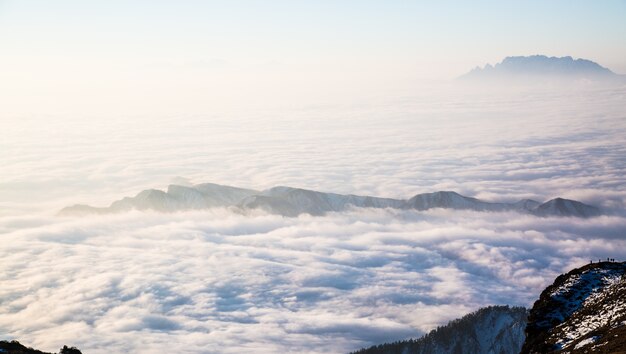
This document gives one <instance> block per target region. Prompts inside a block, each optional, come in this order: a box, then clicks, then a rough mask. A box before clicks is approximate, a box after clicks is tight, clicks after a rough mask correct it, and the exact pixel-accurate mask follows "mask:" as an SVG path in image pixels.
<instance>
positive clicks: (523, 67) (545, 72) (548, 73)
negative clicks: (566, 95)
mask: <svg viewBox="0 0 626 354" xmlns="http://www.w3.org/2000/svg"><path fill="white" fill-rule="evenodd" d="M620 78H622V76H621V75H617V74H615V73H614V72H612V71H611V70H609V69H607V68H605V67H603V66H601V65H600V64H598V63H596V62H593V61H591V60H587V59H574V58H572V57H570V56H567V57H548V56H545V55H531V56H515V57H506V58H504V60H502V62H500V63H498V64H496V65H490V64H487V65H485V66H484V67H482V68H481V67H476V68H475V69H474V70H472V71H470V72H469V73H467V74H465V75H463V76H461V77H460V79H463V80H480V81H484V80H488V81H497V80H507V81H511V80H515V81H518V80H531V81H535V80H537V79H542V80H546V79H557V80H559V81H562V80H565V81H570V80H574V81H605V80H615V79H620Z"/></svg>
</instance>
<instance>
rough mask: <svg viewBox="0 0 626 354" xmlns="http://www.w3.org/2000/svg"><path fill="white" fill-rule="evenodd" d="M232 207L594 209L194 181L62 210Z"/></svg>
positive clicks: (581, 213) (565, 203)
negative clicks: (100, 205) (103, 203)
mask: <svg viewBox="0 0 626 354" xmlns="http://www.w3.org/2000/svg"><path fill="white" fill-rule="evenodd" d="M215 207H233V208H236V209H237V210H241V211H246V210H251V209H260V210H263V211H265V212H268V213H273V214H279V215H284V216H297V215H300V214H305V213H306V214H310V215H323V214H325V213H328V212H338V211H345V210H347V209H350V208H394V209H416V210H428V209H433V208H445V209H460V210H475V211H491V212H498V211H499V212H502V211H517V212H522V213H530V214H533V215H537V216H575V217H591V216H596V215H599V214H600V211H599V210H598V209H597V208H595V207H592V206H589V205H586V204H583V203H580V202H577V201H574V200H567V199H561V198H557V199H553V200H551V201H549V202H546V203H544V204H540V203H539V202H536V201H534V200H529V199H524V200H521V201H519V202H516V203H491V202H486V201H482V200H480V199H476V198H470V197H465V196H462V195H460V194H458V193H455V192H449V191H441V192H435V193H423V194H418V195H415V196H414V197H412V198H410V199H408V200H404V199H391V198H378V197H370V196H359V195H352V194H348V195H344V194H336V193H323V192H317V191H313V190H307V189H301V188H292V187H274V188H270V189H267V190H264V191H262V192H259V191H255V190H252V189H244V188H236V187H229V186H222V185H218V184H212V183H204V184H198V185H195V186H189V187H188V186H179V185H170V186H169V187H168V189H167V192H164V191H160V190H157V189H148V190H145V191H143V192H141V193H139V194H137V195H136V196H134V197H126V198H123V199H121V200H118V201H115V202H113V203H112V204H111V206H109V207H106V208H96V207H91V206H87V205H74V206H71V207H67V208H65V209H63V210H62V211H61V213H62V214H66V215H67V214H94V213H100V214H103V213H115V212H122V211H127V210H131V209H137V210H156V211H161V212H173V211H179V210H189V209H208V208H215Z"/></svg>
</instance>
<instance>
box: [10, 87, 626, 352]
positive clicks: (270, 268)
mask: <svg viewBox="0 0 626 354" xmlns="http://www.w3.org/2000/svg"><path fill="white" fill-rule="evenodd" d="M624 97H626V89H623V88H621V89H612V90H600V89H594V90H592V91H589V90H586V91H576V90H570V91H567V92H565V93H562V92H561V93H555V92H550V91H543V92H525V93H516V94H515V95H496V96H486V95H483V94H482V93H480V94H479V93H472V92H464V91H453V92H449V91H446V92H442V93H436V92H435V93H433V92H430V91H429V92H428V93H424V94H420V93H418V94H415V95H412V96H410V97H409V96H407V97H403V96H398V97H394V98H393V99H386V100H382V101H376V100H372V101H368V102H367V103H359V104H346V103H344V104H335V105H328V106H316V107H308V108H302V107H300V108H298V109H294V108H293V107H288V105H286V107H285V108H284V109H272V110H258V111H249V110H245V109H244V110H242V111H240V112H228V113H224V114H215V115H203V116H184V117H132V118H129V117H122V116H119V117H100V118H98V117H90V118H89V119H86V118H85V117H12V118H10V119H8V118H6V117H2V118H0V128H2V129H0V132H1V133H0V134H2V139H0V151H1V152H2V153H0V166H2V181H0V239H1V241H2V242H0V336H2V337H10V338H17V339H19V340H20V341H21V342H23V343H26V344H28V345H32V346H35V347H38V348H40V349H43V350H48V351H54V350H57V349H58V348H59V347H60V346H61V345H63V344H69V345H77V346H79V347H80V348H81V349H84V351H85V352H89V353H108V352H134V353H142V352H144V353H153V352H162V351H163V348H168V350H171V351H176V352H181V353H185V352H190V353H195V352H216V351H217V352H246V351H253V350H254V351H256V352H280V351H284V352H341V351H347V350H351V349H356V348H359V347H362V346H367V345H370V344H373V343H379V342H382V341H389V340H395V339H401V338H406V337H409V336H417V335H420V334H421V333H423V332H425V331H428V330H430V329H432V328H433V327H435V326H437V325H440V324H443V323H445V322H446V321H448V320H450V319H453V318H457V317H459V316H461V315H463V314H465V313H467V312H470V311H472V310H475V309H476V308H478V307H480V306H484V305H491V304H510V305H523V306H529V305H531V303H532V301H534V299H535V298H536V297H537V295H538V294H539V292H540V291H541V290H542V289H543V287H544V286H545V285H547V284H549V283H551V282H552V280H553V279H554V277H555V276H556V275H558V274H559V273H562V272H565V271H566V270H569V269H570V268H572V267H574V266H578V265H581V264H584V263H587V262H589V260H591V259H594V260H596V259H598V258H606V257H612V258H617V259H626V251H625V250H626V247H625V246H626V239H625V238H624V235H626V226H625V225H626V217H625V216H624V206H625V205H626V180H625V179H624V176H626V117H625V112H624ZM185 181H190V182H192V183H201V182H214V183H221V184H227V185H236V186H241V187H250V188H255V189H264V188H267V187H270V186H275V185H289V186H294V187H302V188H309V189H314V190H320V191H333V192H338V193H343V194H347V193H353V194H360V195H373V196H389V197H396V198H403V197H406V196H410V195H415V194H417V193H423V192H432V191H436V190H454V191H457V192H459V193H461V194H464V195H467V196H473V197H478V198H481V199H484V200H489V201H506V202H512V201H516V200H519V199H522V198H532V199H537V200H547V199H550V198H552V197H554V196H562V197H565V198H570V199H576V200H580V201H583V202H585V203H588V204H593V205H598V206H601V207H604V208H606V209H608V210H610V211H611V215H609V216H601V217H598V218H593V219H588V220H579V219H569V218H536V217H532V216H526V215H520V214H517V213H497V214H496V213H494V214H489V213H476V212H467V211H463V212H461V211H442V210H430V211H428V212H417V211H402V210H355V211H350V212H345V213H338V214H329V215H326V216H323V217H310V216H305V215H303V216H300V217H297V218H282V217H279V216H271V215H264V214H262V213H252V214H251V215H245V216H244V215H238V214H234V213H230V212H228V211H226V210H220V209H216V210H209V211H202V212H185V213H175V214H157V213H139V212H131V213H127V214H120V215H108V216H94V217H88V218H82V219H73V218H60V217H54V216H51V215H54V214H55V213H56V212H57V211H58V210H59V209H60V208H61V207H63V206H66V205H71V204H75V203H85V204H91V205H107V204H108V203H109V202H110V201H111V200H116V199H120V198H122V197H123V196H127V195H135V194H136V193H137V192H138V191H140V190H144V189H147V188H160V189H163V188H164V187H165V186H166V185H167V184H168V183H170V182H175V183H179V184H180V183H184V182H185Z"/></svg>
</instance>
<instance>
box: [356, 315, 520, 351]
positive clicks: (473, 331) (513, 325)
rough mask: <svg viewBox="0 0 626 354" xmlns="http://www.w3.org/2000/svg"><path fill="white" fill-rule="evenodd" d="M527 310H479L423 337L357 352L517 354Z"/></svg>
mask: <svg viewBox="0 0 626 354" xmlns="http://www.w3.org/2000/svg"><path fill="white" fill-rule="evenodd" d="M527 315H528V311H527V310H526V309H525V308H522V307H512V308H511V307H508V306H492V307H485V308H482V309H479V310H478V311H476V312H473V313H470V314H468V315H466V316H464V317H462V318H460V319H457V320H454V321H451V322H450V323H448V324H447V325H445V326H443V327H439V328H437V329H435V330H433V331H431V332H430V333H428V334H427V335H425V336H424V337H422V338H419V339H410V340H406V341H400V342H395V343H389V344H381V345H377V346H373V347H370V348H367V349H361V350H359V351H357V352H355V353H358V354H409V353H411V354H448V353H485V354H508V353H511V354H517V353H519V351H520V349H521V347H522V343H523V342H524V327H525V326H526V317H527Z"/></svg>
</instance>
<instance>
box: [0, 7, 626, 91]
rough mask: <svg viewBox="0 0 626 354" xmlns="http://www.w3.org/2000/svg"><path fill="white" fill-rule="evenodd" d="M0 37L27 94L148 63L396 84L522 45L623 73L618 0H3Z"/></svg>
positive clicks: (144, 69) (241, 77) (442, 74)
mask: <svg viewBox="0 0 626 354" xmlns="http://www.w3.org/2000/svg"><path fill="white" fill-rule="evenodd" d="M0 48H2V49H1V51H0V63H1V64H3V65H2V67H3V68H2V69H0V78H2V79H3V82H4V85H11V84H15V85H17V86H20V85H23V86H24V87H22V88H21V89H23V90H24V91H23V92H22V93H23V94H24V95H28V92H29V91H28V90H35V91H36V87H43V88H42V90H41V92H40V93H41V94H44V93H46V92H50V91H51V90H52V88H51V87H53V86H55V85H57V84H58V83H59V81H60V80H62V81H63V82H64V83H66V84H67V85H68V86H72V87H74V88H76V87H83V88H86V89H87V90H90V89H91V90H94V91H93V92H94V94H102V93H103V92H109V93H111V92H112V91H111V90H110V87H111V85H113V86H114V85H117V84H119V83H120V82H122V81H125V80H128V81H129V82H128V85H125V86H129V85H130V86H133V87H134V88H133V89H134V90H140V89H141V88H142V87H144V86H146V87H150V86H152V87H153V86H155V82H153V81H151V80H154V78H155V77H157V76H158V77H161V81H162V82H168V83H170V84H171V85H174V86H176V85H178V86H185V85H186V86H190V87H194V89H195V90H196V91H197V90H202V89H203V87H204V86H203V85H204V84H205V83H207V82H212V83H213V85H214V87H213V88H212V89H211V90H213V91H215V90H218V88H217V87H218V86H219V90H220V91H223V90H228V86H229V85H232V87H231V89H232V90H236V89H237V88H238V87H241V86H246V87H251V86H254V85H256V84H257V83H265V84H262V85H261V86H260V88H261V89H263V90H265V89H266V88H267V87H268V86H276V85H278V86H280V85H281V84H282V85H284V86H285V87H290V86H292V85H295V84H296V83H294V81H297V82H298V83H307V84H306V86H307V87H310V88H313V87H318V88H320V89H321V88H323V87H325V86H337V85H341V84H342V83H345V82H353V83H357V82H358V84H357V85H359V86H360V87H363V86H364V84H365V86H367V85H377V86H381V85H391V86H393V84H394V83H398V82H401V81H402V82H415V81H420V80H433V79H435V80H439V79H441V80H448V79H451V78H454V77H456V76H458V75H461V74H463V73H465V72H466V71H468V70H470V69H471V68H473V67H475V66H476V65H484V64H485V63H495V62H498V61H500V60H501V59H502V58H503V57H505V56H507V55H530V54H546V55H554V56H564V55H571V56H573V57H582V58H588V59H591V60H594V61H597V62H599V63H600V64H601V65H604V66H607V67H609V68H610V69H612V70H614V71H616V72H618V73H626V1H618V0H607V1H581V0H560V1H484V0H483V1H471V2H470V1H430V2H426V1H401V0H387V1H369V0H368V1H251V0H248V1H245V0H239V1H237V0H234V1H189V0H187V1H78V0H56V1H32V0H19V1H7V0H0ZM87 77H89V78H90V79H89V80H87V79H86V78H87ZM359 80H361V81H363V80H366V81H367V82H365V83H364V82H359ZM270 81H271V83H270ZM93 82H98V87H95V86H94V84H93ZM199 82H202V83H203V84H199ZM217 83H223V84H224V86H220V85H218V84H217ZM33 87H35V88H33ZM11 90H15V87H13V88H11ZM55 90H56V89H55ZM1 91H2V92H5V91H8V89H7V88H6V87H5V88H4V90H1ZM18 91H19V89H18ZM70 91H71V90H70ZM70 91H68V92H66V93H67V94H71V92H70ZM2 92H0V93H2ZM55 92H57V91H55ZM58 92H65V91H63V87H61V88H60V91H58ZM72 92H73V91H72Z"/></svg>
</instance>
